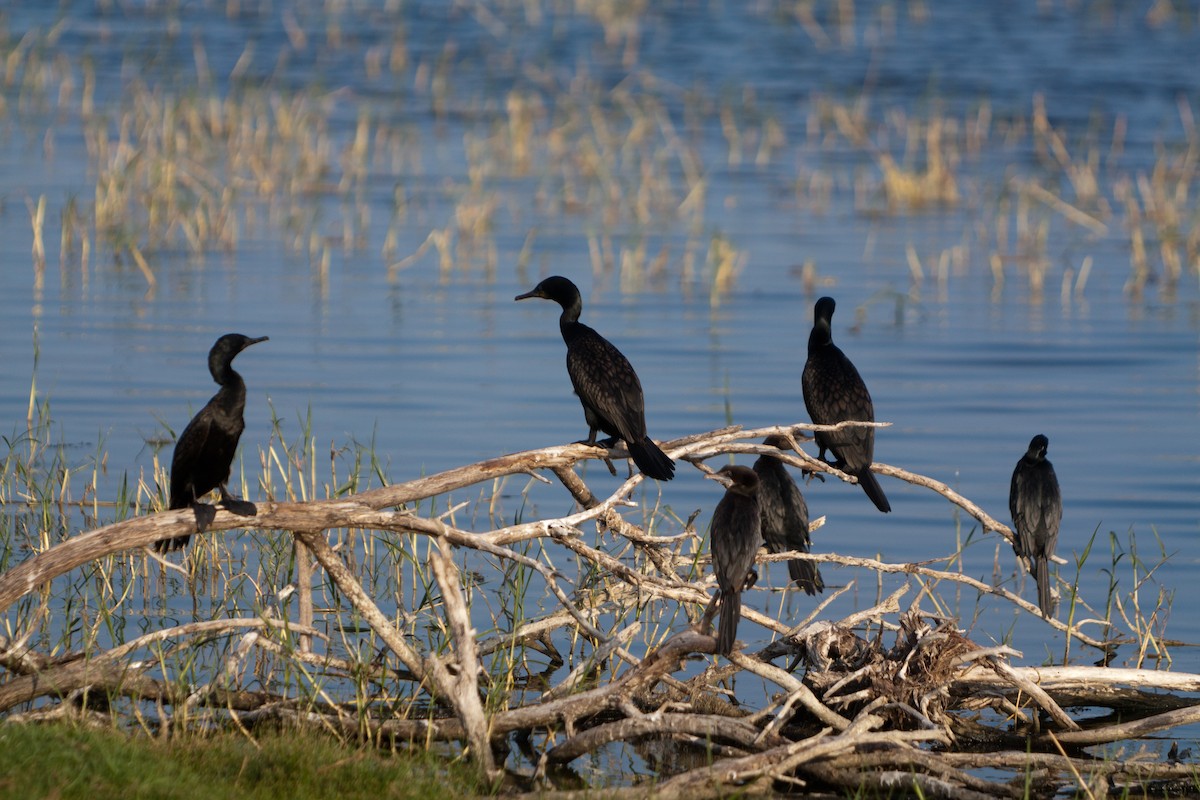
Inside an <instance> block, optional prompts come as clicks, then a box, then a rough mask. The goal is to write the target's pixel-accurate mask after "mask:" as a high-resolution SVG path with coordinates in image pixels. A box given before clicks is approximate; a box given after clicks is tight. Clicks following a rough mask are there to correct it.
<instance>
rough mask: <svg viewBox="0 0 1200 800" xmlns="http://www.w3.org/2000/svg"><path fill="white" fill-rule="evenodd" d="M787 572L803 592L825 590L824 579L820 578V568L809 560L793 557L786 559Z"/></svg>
mask: <svg viewBox="0 0 1200 800" xmlns="http://www.w3.org/2000/svg"><path fill="white" fill-rule="evenodd" d="M788 574H789V575H791V576H792V580H793V581H794V582H795V583H796V585H797V586H799V587H800V588H801V589H803V590H804V593H805V594H809V595H815V594H816V593H817V592H823V591H825V581H824V579H823V578H821V570H819V569H817V565H816V564H814V563H813V562H811V561H805V560H803V559H799V558H793V559H790V560H789V561H788Z"/></svg>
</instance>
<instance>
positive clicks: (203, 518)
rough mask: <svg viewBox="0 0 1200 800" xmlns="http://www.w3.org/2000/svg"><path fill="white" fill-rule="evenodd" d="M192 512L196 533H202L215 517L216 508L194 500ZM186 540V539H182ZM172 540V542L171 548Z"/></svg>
mask: <svg viewBox="0 0 1200 800" xmlns="http://www.w3.org/2000/svg"><path fill="white" fill-rule="evenodd" d="M192 513H193V514H195V515H196V533H204V531H205V530H206V529H207V528H208V526H209V525H212V521H213V520H214V519H216V518H217V509H216V507H215V506H210V505H209V504H208V503H201V502H200V501H196V502H194V503H192ZM183 541H184V542H187V539H186V538H184V539H183ZM173 547H174V542H172V548H173Z"/></svg>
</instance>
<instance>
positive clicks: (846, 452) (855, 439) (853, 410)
mask: <svg viewBox="0 0 1200 800" xmlns="http://www.w3.org/2000/svg"><path fill="white" fill-rule="evenodd" d="M836 305H837V304H836V303H835V302H834V300H833V298H832V297H822V298H821V299H820V300H818V301H817V305H816V308H815V310H814V312H813V329H812V333H810V334H809V336H808V361H807V362H805V364H804V374H803V376H802V378H801V383H802V384H803V386H804V405H805V406H806V407H807V408H808V415H809V416H810V417H812V421H813V422H815V423H816V424H818V425H836V424H837V423H839V422H845V421H846V420H855V421H858V422H874V421H875V406H874V405H873V404H872V403H871V393H870V392H868V391H867V385H866V384H865V383H863V379H862V377H861V376H859V374H858V370H857V369H855V368H854V364H852V363H851V362H850V359H848V358H846V354H845V353H843V352H842V351H841V350H840V349H839V348H838V346H837V345H836V344H834V343H833V330H832V327H831V325H832V320H833V310H834V308H835V307H836ZM815 436H816V440H817V446H818V447H819V448H821V452H820V454H819V457H820V458H824V457H825V451H826V450H827V449H828V450H831V451H832V452H833V455H834V458H836V459H837V461H835V462H833V465H834V466H835V467H837V468H838V469H840V470H842V471H843V472H848V473H850V474H851V475H853V476H854V477H856V478H858V485H859V486H861V487H862V488H863V491H864V492H866V493H867V497H869V498H871V502H873V503H874V504H875V507H876V508H878V509H879V510H880V511H884V512H887V511H891V510H892V507H891V505H890V504H889V503H888V500H887V497H886V496H885V495H884V494H883V489H882V488H881V487H880V486H879V481H877V480H875V476H874V475H873V474H871V462H872V461H873V460H874V456H875V429H874V428H865V427H846V428H842V429H841V430H838V431H831V432H818V433H816V434H815Z"/></svg>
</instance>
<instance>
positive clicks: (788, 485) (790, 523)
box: [754, 436, 825, 595]
mask: <svg viewBox="0 0 1200 800" xmlns="http://www.w3.org/2000/svg"><path fill="white" fill-rule="evenodd" d="M763 444H765V445H768V446H770V447H774V448H777V449H779V450H789V449H791V445H789V444H788V440H787V439H785V438H784V437H782V436H768V437H767V438H766V439H764V440H763ZM754 472H755V473H756V474H757V475H758V507H759V512H760V520H761V527H762V536H763V539H765V540H766V542H767V549H768V550H770V551H771V552H772V553H783V552H785V551H788V550H799V551H800V552H802V553H807V552H809V550H810V549H811V547H812V542H811V540H810V539H809V538H808V503H805V502H804V495H802V494H800V487H798V486H796V482H795V481H794V480H792V476H791V475H790V474H788V471H787V469H785V468H784V466H783V462H782V461H780V460H779V459H777V458H775V457H774V456H768V455H763V456H759V457H758V460H757V461H755V462H754ZM787 565H788V574H789V575H791V577H792V580H793V581H795V582H796V584H797V585H799V587H800V588H801V589H803V590H804V591H805V592H806V593H807V594H812V595H815V594H816V593H817V592H823V591H825V582H824V581H823V580H822V579H821V571H820V570H819V569H817V565H816V564H815V563H813V562H812V561H805V560H804V559H800V558H793V559H790V560H789V561H788V562H787Z"/></svg>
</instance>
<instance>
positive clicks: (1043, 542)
mask: <svg viewBox="0 0 1200 800" xmlns="http://www.w3.org/2000/svg"><path fill="white" fill-rule="evenodd" d="M1049 444H1050V440H1049V439H1047V438H1046V437H1045V436H1043V435H1042V434H1040V433H1039V434H1038V435H1037V436H1035V437H1033V439H1032V440H1030V442H1029V450H1028V451H1027V452H1026V453H1025V455H1023V456H1021V460H1020V461H1018V462H1017V466H1016V468H1015V469H1014V470H1013V474H1012V483H1011V485H1010V486H1009V489H1008V510H1009V511H1010V512H1012V518H1013V526H1014V527H1015V528H1016V529H1017V537H1016V539H1014V540H1013V550H1015V551H1016V553H1017V555H1018V556H1019V557H1021V558H1024V559H1026V560H1027V561H1028V562H1029V563H1030V564H1031V565H1032V569H1033V577H1034V580H1036V581H1037V587H1038V606H1040V607H1041V609H1042V614H1043V615H1045V616H1046V617H1047V618H1049V617H1050V616H1051V615H1052V614H1053V613H1054V600H1053V598H1052V597H1051V596H1050V557H1051V556H1053V555H1054V545H1055V543H1056V542H1057V540H1058V524H1059V523H1060V522H1061V521H1062V493H1061V492H1060V491H1059V489H1058V477H1057V476H1056V475H1055V474H1054V466H1053V465H1052V464H1051V463H1050V462H1049V461H1047V460H1046V448H1047V447H1048V446H1049Z"/></svg>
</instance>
